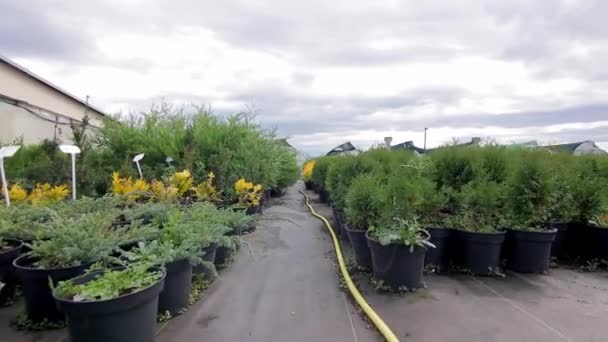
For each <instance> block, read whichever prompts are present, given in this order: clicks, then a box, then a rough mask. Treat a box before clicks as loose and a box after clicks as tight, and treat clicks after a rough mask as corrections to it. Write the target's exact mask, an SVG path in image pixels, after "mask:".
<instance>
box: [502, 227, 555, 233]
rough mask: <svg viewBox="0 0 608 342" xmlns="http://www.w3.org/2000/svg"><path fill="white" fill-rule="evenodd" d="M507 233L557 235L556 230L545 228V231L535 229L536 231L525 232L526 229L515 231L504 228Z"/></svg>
mask: <svg viewBox="0 0 608 342" xmlns="http://www.w3.org/2000/svg"><path fill="white" fill-rule="evenodd" d="M505 230H506V231H508V232H514V233H531V234H554V233H557V231H558V229H557V228H548V229H547V228H545V229H537V230H526V229H515V228H505Z"/></svg>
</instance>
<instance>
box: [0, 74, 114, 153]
mask: <svg viewBox="0 0 608 342" xmlns="http://www.w3.org/2000/svg"><path fill="white" fill-rule="evenodd" d="M0 95H4V96H7V97H11V98H14V99H17V100H20V101H24V102H27V103H29V104H31V105H33V107H30V108H29V109H30V110H33V111H34V112H36V113H37V114H38V115H39V116H36V115H34V114H32V113H29V112H28V111H26V110H24V109H22V108H19V107H16V106H13V105H10V104H6V103H3V102H0V142H4V143H6V142H10V141H13V140H14V139H15V138H19V137H23V140H24V143H36V142H40V141H41V140H43V139H52V138H58V139H59V140H61V141H63V142H67V141H69V139H70V137H71V129H70V126H69V122H70V121H71V120H75V121H80V120H82V117H83V116H84V114H85V112H86V113H88V115H89V117H90V119H91V121H90V123H91V125H93V126H97V127H101V125H102V118H103V116H102V115H100V114H99V113H97V112H95V111H93V110H91V109H88V108H87V107H86V106H85V105H83V104H82V103H80V102H78V101H75V100H73V99H72V98H70V97H68V96H66V95H64V94H63V93H61V92H59V91H57V90H54V89H52V88H50V87H48V86H46V85H44V84H42V83H40V82H38V81H36V80H34V79H32V78H31V77H29V76H27V75H25V74H23V73H22V72H20V71H18V70H16V69H15V68H13V67H11V66H9V65H7V64H4V63H1V62H0ZM41 108H43V109H41ZM44 109H46V110H44ZM57 114H60V115H57ZM45 119H48V120H51V121H55V122H48V121H47V120H45ZM57 122H59V123H63V124H64V125H61V124H57ZM66 124H67V125H66Z"/></svg>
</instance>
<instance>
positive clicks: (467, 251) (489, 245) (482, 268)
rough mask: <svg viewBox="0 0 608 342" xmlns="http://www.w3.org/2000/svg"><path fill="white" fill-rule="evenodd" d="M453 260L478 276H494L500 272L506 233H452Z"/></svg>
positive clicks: (459, 231)
mask: <svg viewBox="0 0 608 342" xmlns="http://www.w3.org/2000/svg"><path fill="white" fill-rule="evenodd" d="M452 235H453V238H452V239H451V240H452V245H453V246H452V247H453V248H452V252H451V254H452V259H453V260H454V262H455V263H456V265H457V266H459V267H461V268H463V269H465V270H467V271H470V272H471V273H473V274H477V275H493V274H496V272H498V271H499V265H500V253H501V250H502V244H503V242H504V240H505V232H493V233H475V232H467V231H462V230H454V231H453V232H452Z"/></svg>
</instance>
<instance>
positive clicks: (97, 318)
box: [54, 272, 165, 342]
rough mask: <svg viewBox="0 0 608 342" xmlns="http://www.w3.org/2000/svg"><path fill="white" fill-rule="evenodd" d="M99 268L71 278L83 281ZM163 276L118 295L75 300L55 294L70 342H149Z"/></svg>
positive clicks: (154, 322)
mask: <svg viewBox="0 0 608 342" xmlns="http://www.w3.org/2000/svg"><path fill="white" fill-rule="evenodd" d="M101 273H102V272H96V273H92V274H88V275H85V276H81V277H78V278H75V279H73V280H72V282H73V283H74V284H84V283H87V282H89V281H91V280H93V279H95V277H96V276H98V275H99V274H101ZM164 281H165V277H164V276H163V278H162V279H160V280H159V281H158V282H157V283H156V284H154V285H151V286H149V287H147V288H144V289H141V290H139V291H137V292H133V293H129V294H126V295H123V296H120V297H118V298H114V299H109V300H103V301H95V302H75V301H72V300H66V299H62V298H59V297H57V296H56V294H54V297H55V301H56V303H57V306H58V307H59V309H60V310H61V311H62V312H64V313H65V315H66V318H67V323H68V331H69V333H70V341H71V342H107V341H112V342H134V341H138V342H152V341H154V336H155V327H156V317H157V312H158V296H159V294H160V293H161V291H162V290H163V285H164Z"/></svg>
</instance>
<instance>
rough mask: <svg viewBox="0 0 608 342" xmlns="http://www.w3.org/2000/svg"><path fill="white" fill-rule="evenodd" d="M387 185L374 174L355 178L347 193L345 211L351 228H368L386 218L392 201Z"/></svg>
mask: <svg viewBox="0 0 608 342" xmlns="http://www.w3.org/2000/svg"><path fill="white" fill-rule="evenodd" d="M386 200H387V194H386V187H385V186H384V185H383V184H382V183H381V182H380V180H379V179H378V177H377V176H375V175H373V174H362V175H359V176H358V177H357V178H355V179H354V180H353V183H352V185H351V187H350V190H349V191H348V192H347V194H346V201H345V203H346V207H345V208H344V213H345V215H346V219H347V222H348V225H349V227H350V228H351V229H356V230H367V229H368V228H369V227H371V226H374V225H379V224H380V223H381V221H382V220H385V219H386V211H387V208H388V206H389V205H390V203H388V202H386Z"/></svg>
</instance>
